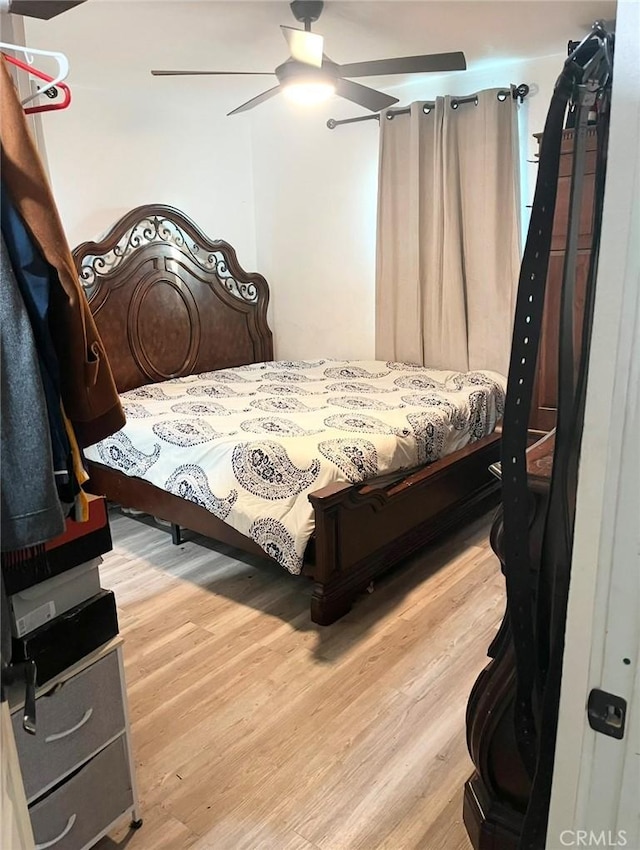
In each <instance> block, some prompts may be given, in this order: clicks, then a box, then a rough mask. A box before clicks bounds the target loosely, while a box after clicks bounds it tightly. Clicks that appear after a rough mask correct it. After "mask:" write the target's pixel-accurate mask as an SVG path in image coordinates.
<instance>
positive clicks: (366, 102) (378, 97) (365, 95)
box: [336, 80, 398, 112]
mask: <svg viewBox="0 0 640 850" xmlns="http://www.w3.org/2000/svg"><path fill="white" fill-rule="evenodd" d="M336 94H339V95H340V97H345V98H346V99H347V100H350V101H352V102H353V103H357V104H359V105H360V106H364V107H365V108H366V109H370V110H371V111H372V112H380V110H381V109H386V108H387V107H388V106H393V104H394V103H397V102H398V98H397V97H391V95H388V94H383V92H381V91H376V90H375V89H370V88H369V87H368V86H361V85H360V83H354V82H352V81H351V80H336Z"/></svg>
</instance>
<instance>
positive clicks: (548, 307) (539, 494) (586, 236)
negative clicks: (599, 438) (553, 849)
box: [463, 127, 597, 850]
mask: <svg viewBox="0 0 640 850" xmlns="http://www.w3.org/2000/svg"><path fill="white" fill-rule="evenodd" d="M536 138H537V139H538V141H540V139H541V134H538V135H536ZM573 141H574V131H573V130H564V131H563V134H562V148H561V156H560V170H559V177H558V194H557V200H556V211H555V217H554V222H553V235H552V242H551V253H550V258H549V269H548V273H547V284H546V292H545V302H544V315H543V320H542V330H541V336H540V347H539V351H538V365H537V371H536V383H535V388H534V392H533V399H532V407H531V414H530V418H529V434H530V438H531V442H532V445H531V446H530V448H529V449H528V451H527V462H526V463H527V486H528V490H529V498H530V519H529V522H530V546H531V565H532V568H533V574H532V575H531V586H532V589H533V588H535V587H536V585H537V573H538V569H539V566H540V560H541V546H542V536H543V530H544V521H545V517H546V512H547V507H548V502H549V491H550V483H551V474H552V468H553V452H554V437H555V434H549V436H545V435H547V434H548V432H549V431H551V430H552V429H554V427H555V425H556V409H557V396H558V366H559V364H558V335H559V328H560V293H561V288H562V277H563V266H564V256H565V243H566V236H567V229H568V219H569V201H570V198H569V195H570V187H571V171H572V167H573ZM596 147H597V136H596V128H595V127H589V128H588V131H587V154H586V159H585V175H584V182H583V200H582V209H581V214H580V227H579V240H578V263H577V275H576V293H575V295H576V297H575V302H574V321H575V328H574V333H575V335H576V340H575V341H574V350H575V351H576V352H579V351H580V345H579V343H578V337H579V335H580V334H581V330H582V320H583V315H584V306H585V303H584V299H585V290H586V284H587V275H588V271H589V259H590V254H591V240H592V230H593V218H594V210H593V206H594V190H595V159H596ZM492 470H493V471H494V472H495V474H496V475H497V476H498V477H501V475H502V470H501V468H500V464H496V465H495V467H492ZM490 539H491V547H492V549H493V551H494V552H495V553H496V555H497V556H498V559H499V562H500V564H501V565H502V566H503V567H504V561H505V559H504V537H503V519H502V509H500V510H499V511H498V513H497V515H496V517H495V520H494V523H493V527H492V529H491V538H490ZM497 568H498V565H496V569H497ZM534 594H535V591H534ZM535 601H536V600H535V598H534V599H532V602H533V603H534V605H535ZM487 655H488V656H489V659H490V661H489V663H488V665H487V666H486V667H485V669H484V670H483V671H482V673H481V674H480V676H479V677H478V679H477V680H476V683H475V685H474V687H473V689H472V692H471V695H470V698H469V702H468V705H467V743H468V747H469V753H470V755H471V758H472V761H473V763H474V767H475V772H474V773H473V775H472V776H471V777H470V778H469V780H468V781H467V783H466V785H465V793H464V809H463V815H464V822H465V825H466V827H467V832H468V834H469V837H470V839H471V843H472V845H473V847H474V850H517V847H518V844H519V838H520V833H521V830H522V825H523V822H524V817H525V813H526V811H527V807H528V803H529V795H530V791H531V779H530V777H529V776H528V775H527V771H526V769H525V766H524V764H523V762H522V759H521V757H520V755H519V752H518V747H517V745H516V740H515V735H514V726H513V705H514V700H515V687H516V676H515V661H514V653H513V642H512V637H511V629H510V624H509V616H508V614H507V613H505V617H504V620H503V622H502V626H501V628H500V630H499V632H498V633H497V635H496V637H495V639H494V640H493V642H492V643H491V645H490V646H489V648H488V649H487ZM535 663H536V659H531V664H532V665H533V666H535Z"/></svg>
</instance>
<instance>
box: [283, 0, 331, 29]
mask: <svg viewBox="0 0 640 850" xmlns="http://www.w3.org/2000/svg"><path fill="white" fill-rule="evenodd" d="M323 6H324V3H323V2H321V0H293V3H290V4H289V7H290V9H291V12H292V14H293V17H294V18H295V19H296V21H300V22H302V23H307V22H309V23H311V24H312V23H314V21H317V20H318V18H319V17H320V15H321V14H322V7H323Z"/></svg>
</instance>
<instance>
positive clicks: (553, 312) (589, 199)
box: [529, 126, 597, 436]
mask: <svg viewBox="0 0 640 850" xmlns="http://www.w3.org/2000/svg"><path fill="white" fill-rule="evenodd" d="M573 136H574V131H573V130H565V131H564V132H563V134H562V148H561V155H560V172H559V177H558V195H557V199H556V213H555V217H554V221H553V236H552V241H551V255H550V257H549V271H548V273H547V288H546V294H545V304H544V319H543V325H542V334H541V337H540V349H539V352H538V370H537V380H536V386H535V389H534V391H533V401H532V405H531V415H530V417H529V429H530V431H531V432H532V434H533V435H534V436H542V435H543V434H546V433H547V432H548V431H550V430H551V429H552V428H554V427H555V424H556V404H557V397H558V328H559V321H560V287H561V284H562V268H563V265H564V254H565V243H566V237H567V225H568V220H569V191H570V187H571V169H572V167H573ZM535 138H536V139H538V142H540V140H541V138H542V134H541V133H536V134H535ZM596 141H597V139H596V128H595V126H594V127H590V128H589V129H588V131H587V155H586V160H585V170H584V177H585V179H584V184H583V186H584V189H583V193H584V194H583V197H582V210H581V214H580V231H579V240H578V269H577V278H576V301H575V305H574V311H575V313H574V316H575V336H576V339H575V341H574V347H575V350H576V351H579V350H580V347H579V345H578V338H579V335H580V333H581V331H582V316H583V313H584V290H585V284H586V280H587V273H588V270H589V258H590V256H591V237H592V235H593V192H594V185H595V165H596Z"/></svg>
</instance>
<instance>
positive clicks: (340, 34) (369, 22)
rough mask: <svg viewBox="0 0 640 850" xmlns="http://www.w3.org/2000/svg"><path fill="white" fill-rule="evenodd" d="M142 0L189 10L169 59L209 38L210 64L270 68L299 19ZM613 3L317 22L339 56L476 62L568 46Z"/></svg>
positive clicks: (334, 13)
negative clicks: (460, 57)
mask: <svg viewBox="0 0 640 850" xmlns="http://www.w3.org/2000/svg"><path fill="white" fill-rule="evenodd" d="M92 1H93V2H97V0H92ZM111 2H114V0H111ZM115 2H117V0H115ZM140 2H141V4H142V5H145V3H146V4H147V5H159V6H163V5H164V6H174V7H175V6H176V5H177V6H179V7H180V8H181V12H182V14H183V15H184V19H185V24H187V27H188V31H189V39H186V38H184V39H180V41H181V42H182V44H181V45H179V44H178V43H177V41H178V40H177V39H176V40H172V41H171V47H172V49H171V50H168V49H167V50H165V51H164V52H165V56H164V57H163V60H164V63H165V65H167V64H168V65H173V64H175V63H174V62H173V60H174V59H178V58H179V59H181V60H183V61H186V59H187V57H188V45H189V43H190V41H191V44H193V43H194V42H199V43H202V42H203V40H205V41H208V43H209V44H210V46H211V51H210V55H211V62H210V65H211V68H212V69H217V68H219V67H221V66H220V59H222V58H224V61H225V63H226V64H225V68H227V67H228V69H229V70H246V69H251V70H256V71H258V70H262V71H271V70H273V68H274V66H275V65H276V64H279V63H280V62H281V61H283V59H284V58H286V55H287V51H286V45H285V44H284V41H283V39H282V36H281V35H280V31H279V24H287V25H293V26H300V25H299V24H298V23H297V22H296V21H295V20H294V18H293V16H292V15H291V11H290V9H289V4H288V2H282V0H257V1H256V0H231V2H213V0H212V1H211V2H208V0H197V2H190V0H179V2H178V3H177V4H176V3H175V2H174V3H166V2H165V3H162V2H160V3H155V0H140ZM127 5H129V6H131V5H134V4H133V3H131V2H129V3H128V4H127ZM615 7H616V3H615V0H584V2H583V1H582V0H511V2H505V1H504V0H499V1H498V2H494V0H409V2H407V0H386V2H382V0H376V1H374V2H371V0H351V2H343V0H335V2H332V0H328V2H326V3H325V8H324V11H323V13H322V16H321V18H320V20H319V21H318V22H317V23H316V24H315V25H314V27H313V28H314V30H316V31H317V32H320V33H321V34H322V35H324V36H325V47H326V50H327V53H328V54H329V56H330V57H331V58H332V59H333V60H334V61H336V62H355V61H363V60H367V59H378V58H380V59H382V58H386V57H389V56H401V55H411V54H416V53H429V52H445V51H449V50H459V49H462V50H464V51H465V53H466V56H467V61H468V63H469V66H470V68H471V69H473V68H477V67H481V65H484V64H487V63H491V62H495V61H497V60H504V59H517V58H523V57H534V56H546V55H550V54H552V53H560V52H563V51H564V50H565V49H566V43H567V41H568V39H570V38H572V39H577V38H580V37H581V36H582V35H584V34H585V33H586V32H587V30H588V27H589V25H590V24H591V23H592V21H593V20H595V19H596V18H605V19H607V20H611V19H613V18H614V17H615ZM185 47H187V51H186V54H185V50H184V48H185ZM198 52H199V53H200V58H201V52H200V51H198Z"/></svg>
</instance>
